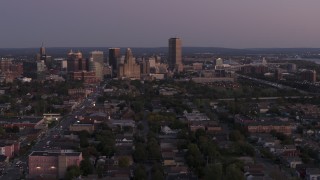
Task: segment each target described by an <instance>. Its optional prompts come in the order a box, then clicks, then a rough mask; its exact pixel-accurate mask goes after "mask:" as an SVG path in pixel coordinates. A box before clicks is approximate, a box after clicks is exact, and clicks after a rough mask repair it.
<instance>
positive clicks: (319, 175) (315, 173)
mask: <svg viewBox="0 0 320 180" xmlns="http://www.w3.org/2000/svg"><path fill="white" fill-rule="evenodd" d="M305 179H306V180H318V179H320V168H307V169H306V177H305Z"/></svg>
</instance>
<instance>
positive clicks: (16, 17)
mask: <svg viewBox="0 0 320 180" xmlns="http://www.w3.org/2000/svg"><path fill="white" fill-rule="evenodd" d="M319 7H320V1H319V0H0V48H21V47H22V48H28V47H39V46H41V43H42V42H44V43H45V46H47V47H75V46H77V47H166V46H167V45H168V39H169V38H170V37H180V38H181V39H182V44H183V46H193V47H226V48H291V47H294V48H297V47H315V48H320V36H319V34H320V23H319V18H320V11H319Z"/></svg>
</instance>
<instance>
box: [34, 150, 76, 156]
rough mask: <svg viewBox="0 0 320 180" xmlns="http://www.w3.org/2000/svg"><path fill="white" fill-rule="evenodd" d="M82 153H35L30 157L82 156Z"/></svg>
mask: <svg viewBox="0 0 320 180" xmlns="http://www.w3.org/2000/svg"><path fill="white" fill-rule="evenodd" d="M80 154H81V152H48V151H33V152H32V153H31V154H30V155H29V156H60V155H66V156H80Z"/></svg>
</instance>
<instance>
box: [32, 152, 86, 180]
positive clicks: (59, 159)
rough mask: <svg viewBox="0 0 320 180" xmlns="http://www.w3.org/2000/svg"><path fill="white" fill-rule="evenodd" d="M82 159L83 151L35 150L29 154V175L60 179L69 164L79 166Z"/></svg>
mask: <svg viewBox="0 0 320 180" xmlns="http://www.w3.org/2000/svg"><path fill="white" fill-rule="evenodd" d="M81 161H82V153H81V152H48V151H34V152H32V153H31V154H30V155H29V161H28V163H29V164H28V165H29V176H30V178H37V177H40V176H41V177H42V178H45V177H47V178H56V179H60V178H63V177H64V176H65V173H66V170H67V168H68V167H69V166H72V165H76V166H79V165H80V162H81Z"/></svg>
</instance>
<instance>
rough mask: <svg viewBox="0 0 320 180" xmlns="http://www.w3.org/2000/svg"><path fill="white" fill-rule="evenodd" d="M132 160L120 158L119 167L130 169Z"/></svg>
mask: <svg viewBox="0 0 320 180" xmlns="http://www.w3.org/2000/svg"><path fill="white" fill-rule="evenodd" d="M129 165H130V160H129V158H128V157H120V158H119V167H129Z"/></svg>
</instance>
